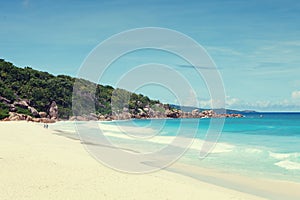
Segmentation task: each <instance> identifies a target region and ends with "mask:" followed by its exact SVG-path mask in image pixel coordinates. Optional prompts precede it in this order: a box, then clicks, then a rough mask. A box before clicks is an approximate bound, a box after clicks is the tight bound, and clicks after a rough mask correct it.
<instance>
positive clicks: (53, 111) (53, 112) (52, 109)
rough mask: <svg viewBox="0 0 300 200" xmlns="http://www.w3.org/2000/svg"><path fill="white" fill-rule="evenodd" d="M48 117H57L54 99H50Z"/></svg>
mask: <svg viewBox="0 0 300 200" xmlns="http://www.w3.org/2000/svg"><path fill="white" fill-rule="evenodd" d="M49 116H50V119H58V107H57V105H56V102H55V101H52V103H51V105H50V108H49Z"/></svg>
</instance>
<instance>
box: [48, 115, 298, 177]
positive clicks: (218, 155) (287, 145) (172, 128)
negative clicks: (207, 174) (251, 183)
mask: <svg viewBox="0 0 300 200" xmlns="http://www.w3.org/2000/svg"><path fill="white" fill-rule="evenodd" d="M181 120H185V121H184V122H185V126H184V127H182V130H181V132H182V133H183V135H186V137H192V136H191V135H192V134H191V132H193V131H196V137H195V139H194V143H193V144H192V145H191V146H190V147H189V150H188V151H187V152H186V153H185V154H184V155H183V156H182V157H181V159H180V160H179V161H178V162H183V163H185V164H189V165H194V166H199V167H205V168H210V169H217V170H221V171H224V172H232V173H237V174H241V175H247V176H249V175H250V176H253V177H255V176H257V177H266V178H271V179H277V180H289V181H295V182H300V113H258V114H257V113H255V114H246V116H245V117H244V118H226V119H225V123H224V127H223V131H222V133H221V135H220V137H219V139H218V142H217V145H216V146H215V148H214V149H213V151H212V152H211V153H210V154H208V155H207V156H206V157H205V158H201V159H200V158H199V151H200V149H201V145H202V144H203V143H202V142H203V140H204V139H205V136H206V132H207V129H208V128H209V124H210V120H211V119H153V120H151V119H146V120H128V121H112V122H99V124H100V126H101V124H107V125H113V126H117V127H121V128H120V129H119V130H111V129H110V130H107V133H108V134H107V137H108V138H109V139H110V141H111V142H112V143H113V144H115V145H116V146H121V147H126V148H127V149H128V148H129V149H132V150H133V151H137V152H143V151H145V152H147V151H149V152H152V151H155V150H157V149H160V148H163V147H164V146H165V145H168V142H169V141H170V140H169V139H172V138H175V137H176V134H177V130H178V128H179V127H180V123H181V122H182V121H181ZM73 123H74V122H59V123H56V124H54V125H51V126H50V128H53V129H57V130H63V131H72V130H73V131H74V124H73ZM77 123H78V122H77ZM79 123H84V122H79ZM195 127H196V128H195ZM134 130H136V131H134ZM104 132H105V131H104Z"/></svg>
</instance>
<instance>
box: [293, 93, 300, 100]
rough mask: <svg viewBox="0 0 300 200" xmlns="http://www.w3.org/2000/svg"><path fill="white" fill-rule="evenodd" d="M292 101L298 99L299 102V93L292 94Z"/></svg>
mask: <svg viewBox="0 0 300 200" xmlns="http://www.w3.org/2000/svg"><path fill="white" fill-rule="evenodd" d="M292 99H294V100H297V99H299V100H300V91H294V92H292Z"/></svg>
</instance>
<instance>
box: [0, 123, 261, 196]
mask: <svg viewBox="0 0 300 200" xmlns="http://www.w3.org/2000/svg"><path fill="white" fill-rule="evenodd" d="M0 143H1V145H0V147H1V148H2V150H1V151H0V152H1V154H0V157H1V159H0V179H1V182H2V183H3V184H1V185H0V198H1V199H45V198H46V199H68V198H71V199H86V198H89V199H96V198H97V199H134V198H135V199H162V198H163V199H166V198H170V199H199V198H200V197H204V198H205V199H233V198H237V199H249V200H250V199H253V200H255V199H264V198H260V197H258V196H255V195H251V194H247V193H243V192H240V191H237V190H233V189H228V188H226V187H222V186H217V185H214V184H211V183H207V182H206V181H199V180H195V179H194V178H191V177H188V176H184V175H181V174H177V173H174V172H170V171H168V170H161V171H158V172H154V173H149V174H140V175H134V174H127V173H120V172H117V171H115V170H112V169H110V168H107V167H105V166H103V165H102V164H100V163H99V162H97V161H96V160H94V159H93V158H92V157H91V156H90V155H89V154H88V153H87V152H86V150H85V149H84V148H83V146H82V144H80V142H79V141H76V140H72V139H70V138H66V137H58V135H57V134H53V130H51V129H44V128H43V127H42V126H41V125H40V124H38V123H27V122H6V123H0Z"/></svg>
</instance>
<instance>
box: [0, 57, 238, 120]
mask: <svg viewBox="0 0 300 200" xmlns="http://www.w3.org/2000/svg"><path fill="white" fill-rule="evenodd" d="M75 81H78V82H81V83H86V84H82V87H83V88H81V90H82V91H84V92H81V91H79V94H77V96H80V99H81V100H82V101H83V103H84V100H85V99H92V100H93V101H94V102H95V112H94V113H84V114H82V112H80V110H82V109H84V108H81V107H80V105H79V107H78V108H77V110H78V111H79V112H78V113H76V112H75V113H73V110H72V95H73V85H74V83H75ZM91 84H93V85H94V86H95V88H96V91H92V89H91V87H90V85H91ZM113 94H120V95H113ZM124 95H125V96H130V100H129V102H127V105H128V106H127V107H123V104H122V103H120V105H118V104H117V105H115V106H116V107H117V108H118V109H112V108H111V102H112V101H113V102H122V100H121V99H118V98H120V97H122V96H124ZM114 98H117V99H114ZM187 108H189V110H186V109H187ZM191 108H193V107H185V108H183V107H180V106H176V105H170V104H163V103H161V102H160V101H159V100H152V99H150V98H149V97H147V96H144V95H142V94H135V93H132V92H129V91H126V90H124V89H119V88H116V89H115V88H113V87H111V86H108V85H106V86H104V85H100V84H95V83H91V82H89V81H87V80H83V79H78V78H73V77H70V76H66V75H58V76H54V75H52V74H49V73H47V72H41V71H38V70H34V69H32V68H30V67H25V68H19V67H16V66H14V65H13V64H12V63H10V62H7V61H5V60H4V59H0V120H2V121H18V120H27V121H33V122H44V123H51V122H56V121H57V120H79V121H88V120H122V119H131V118H135V119H145V118H212V117H243V115H242V114H241V113H240V112H239V111H236V112H234V111H231V112H228V113H224V112H223V113H220V112H218V111H216V110H214V111H213V110H208V109H199V108H196V107H194V108H193V109H191ZM228 111H229V110H228Z"/></svg>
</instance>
